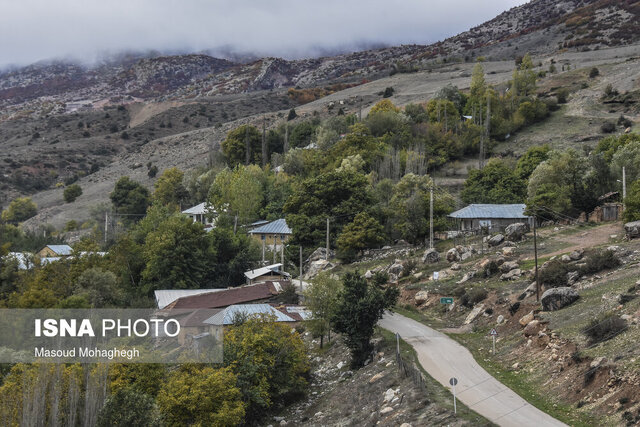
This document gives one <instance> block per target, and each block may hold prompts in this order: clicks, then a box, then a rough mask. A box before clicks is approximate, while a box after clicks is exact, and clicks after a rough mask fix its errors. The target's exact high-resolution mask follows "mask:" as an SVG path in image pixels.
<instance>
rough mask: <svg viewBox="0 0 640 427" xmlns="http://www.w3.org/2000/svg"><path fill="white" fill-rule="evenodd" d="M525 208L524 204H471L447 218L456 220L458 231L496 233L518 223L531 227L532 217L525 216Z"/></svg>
mask: <svg viewBox="0 0 640 427" xmlns="http://www.w3.org/2000/svg"><path fill="white" fill-rule="evenodd" d="M526 208H527V206H526V205H524V204H513V205H491V204H473V205H469V206H467V207H466V208H462V209H460V210H458V211H455V212H453V213H451V214H449V218H453V219H455V220H456V223H457V226H458V227H457V228H458V230H459V231H473V230H480V229H481V228H484V229H488V230H489V231H496V230H502V229H504V228H506V227H507V226H508V225H510V224H515V223H518V222H524V223H526V224H529V226H530V227H532V226H533V217H532V216H528V215H525V213H524V211H525V209H526Z"/></svg>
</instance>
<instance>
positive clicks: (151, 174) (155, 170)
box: [147, 165, 158, 178]
mask: <svg viewBox="0 0 640 427" xmlns="http://www.w3.org/2000/svg"><path fill="white" fill-rule="evenodd" d="M157 174H158V167H157V166H156V165H153V166H151V167H150V168H149V170H148V171H147V176H148V177H149V178H154V177H155V176H156V175H157Z"/></svg>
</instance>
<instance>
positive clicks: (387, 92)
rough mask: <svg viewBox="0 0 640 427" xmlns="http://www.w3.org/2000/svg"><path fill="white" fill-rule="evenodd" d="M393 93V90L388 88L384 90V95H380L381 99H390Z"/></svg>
mask: <svg viewBox="0 0 640 427" xmlns="http://www.w3.org/2000/svg"><path fill="white" fill-rule="evenodd" d="M394 92H395V89H394V88H392V87H388V88H386V89H385V90H384V94H383V95H382V97H383V98H390V97H392V96H393V93H394Z"/></svg>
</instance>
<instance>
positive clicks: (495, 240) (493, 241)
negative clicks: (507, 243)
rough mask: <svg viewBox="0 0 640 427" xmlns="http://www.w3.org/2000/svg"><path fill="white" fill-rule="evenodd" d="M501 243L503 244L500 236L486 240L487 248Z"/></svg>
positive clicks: (502, 237) (502, 238)
mask: <svg viewBox="0 0 640 427" xmlns="http://www.w3.org/2000/svg"><path fill="white" fill-rule="evenodd" d="M502 242H504V235H502V234H496V235H495V236H493V237H491V238H490V239H489V240H488V243H489V246H498V245H499V244H500V243H502Z"/></svg>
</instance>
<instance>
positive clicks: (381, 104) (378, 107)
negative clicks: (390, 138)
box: [369, 99, 400, 114]
mask: <svg viewBox="0 0 640 427" xmlns="http://www.w3.org/2000/svg"><path fill="white" fill-rule="evenodd" d="M381 111H391V112H394V113H399V112H400V109H399V108H398V107H396V106H395V105H394V104H393V102H391V101H390V100H388V99H383V100H381V101H378V102H377V103H376V104H375V105H374V106H373V107H371V111H369V114H373V113H378V112H381Z"/></svg>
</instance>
